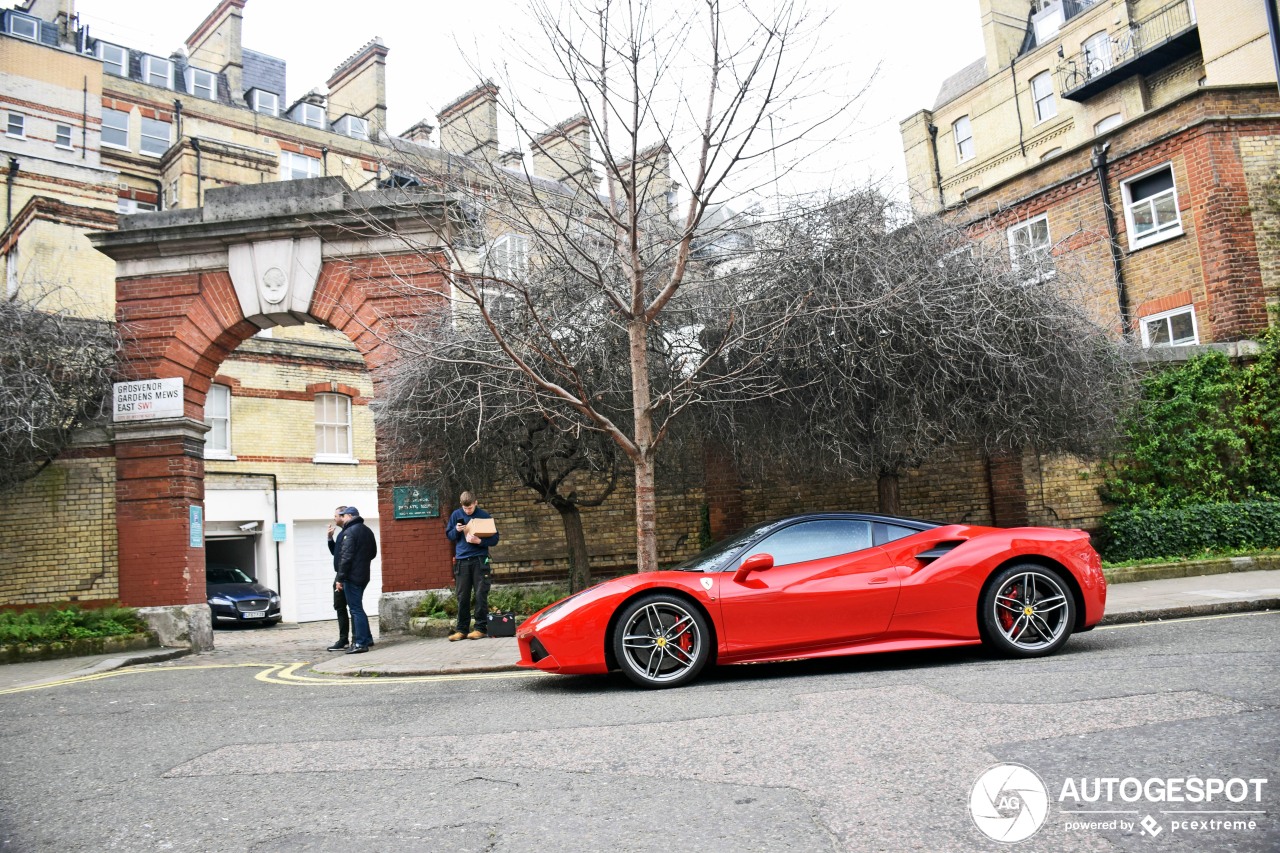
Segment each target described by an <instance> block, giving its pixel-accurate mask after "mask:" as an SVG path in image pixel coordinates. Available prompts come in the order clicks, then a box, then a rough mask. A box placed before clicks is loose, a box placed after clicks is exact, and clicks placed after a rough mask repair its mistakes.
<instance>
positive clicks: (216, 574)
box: [204, 566, 253, 583]
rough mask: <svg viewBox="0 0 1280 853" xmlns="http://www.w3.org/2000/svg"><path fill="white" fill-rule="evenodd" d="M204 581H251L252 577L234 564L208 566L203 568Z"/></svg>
mask: <svg viewBox="0 0 1280 853" xmlns="http://www.w3.org/2000/svg"><path fill="white" fill-rule="evenodd" d="M204 581H205V583H253V578H251V577H249V576H248V575H246V574H245V573H244V572H242V571H240V570H239V569H237V568H236V567H235V566H208V567H206V568H205V570H204Z"/></svg>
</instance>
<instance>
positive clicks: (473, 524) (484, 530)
mask: <svg viewBox="0 0 1280 853" xmlns="http://www.w3.org/2000/svg"><path fill="white" fill-rule="evenodd" d="M462 530H463V532H464V533H474V534H475V535H476V536H479V537H480V538H481V539H486V538H488V537H490V536H492V535H493V534H495V533H497V532H498V525H496V524H494V523H493V519H492V518H473V519H471V520H470V521H468V522H467V523H466V524H464V525H463V526H462Z"/></svg>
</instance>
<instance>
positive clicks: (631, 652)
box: [613, 593, 711, 687]
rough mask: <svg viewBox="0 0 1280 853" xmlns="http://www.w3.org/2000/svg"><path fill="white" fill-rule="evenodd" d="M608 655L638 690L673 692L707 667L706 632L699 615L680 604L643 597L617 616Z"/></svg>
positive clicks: (665, 597)
mask: <svg viewBox="0 0 1280 853" xmlns="http://www.w3.org/2000/svg"><path fill="white" fill-rule="evenodd" d="M613 654H614V657H615V658H616V659H617V661H618V666H619V667H620V668H621V669H622V672H623V674H624V675H626V676H627V678H629V679H631V680H632V681H633V682H635V683H636V684H638V685H640V686H641V687H677V686H679V685H681V684H687V683H688V682H690V681H692V680H693V679H694V678H696V677H697V675H698V673H699V672H701V671H702V668H703V667H704V666H706V663H707V659H708V658H709V657H710V656H711V631H710V630H709V629H708V627H707V620H706V618H705V617H704V616H703V615H702V613H701V611H699V610H698V608H696V607H694V606H693V605H692V604H690V603H689V602H688V601H686V600H685V599H683V598H680V597H679V596H675V595H667V594H662V593H658V594H653V595H646V596H642V597H641V598H637V599H636V600H635V601H632V602H631V603H629V604H628V605H627V606H626V608H625V609H624V610H623V611H622V614H621V615H620V616H619V617H618V621H617V623H616V625H615V627H614V629H613Z"/></svg>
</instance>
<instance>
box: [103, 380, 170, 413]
mask: <svg viewBox="0 0 1280 853" xmlns="http://www.w3.org/2000/svg"><path fill="white" fill-rule="evenodd" d="M111 396H112V400H113V403H114V405H113V406H112V417H111V419H112V420H113V421H116V422H117V423H118V422H120V421H149V420H158V419H160V418H180V417H182V380H181V379H144V380H142V381H139V382H117V383H116V384H115V385H114V386H112V395H111Z"/></svg>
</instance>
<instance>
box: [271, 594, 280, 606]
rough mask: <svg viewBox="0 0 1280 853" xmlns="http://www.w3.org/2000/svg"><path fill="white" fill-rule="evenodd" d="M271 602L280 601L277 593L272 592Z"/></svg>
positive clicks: (276, 602)
mask: <svg viewBox="0 0 1280 853" xmlns="http://www.w3.org/2000/svg"><path fill="white" fill-rule="evenodd" d="M271 603H272V604H279V603H280V596H278V595H274V594H273V595H272V596H271Z"/></svg>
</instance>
